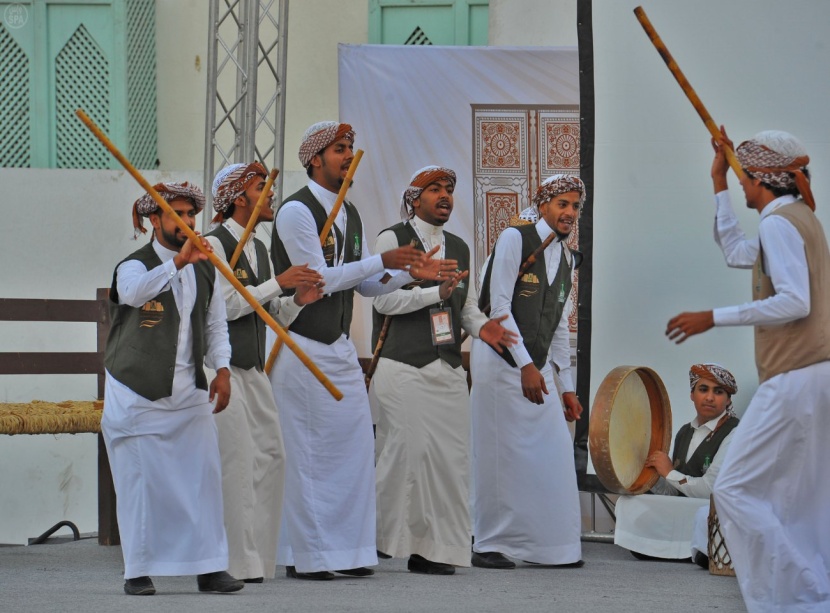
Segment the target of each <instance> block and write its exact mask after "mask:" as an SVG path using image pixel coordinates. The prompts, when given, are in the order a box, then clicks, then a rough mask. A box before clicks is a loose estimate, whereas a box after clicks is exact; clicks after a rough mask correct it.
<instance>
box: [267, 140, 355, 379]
mask: <svg viewBox="0 0 830 613" xmlns="http://www.w3.org/2000/svg"><path fill="white" fill-rule="evenodd" d="M362 157H363V149H358V150H357V151H355V152H354V157H353V158H352V162H351V164H349V170H347V171H346V177H345V178H344V179H343V184H342V185H341V186H340V191H339V192H337V198H336V199H335V201H334V206H332V207H331V213H329V216H328V217H327V218H326V223H324V224H323V230H322V231H321V232H320V246H321V247H322V246H323V245H325V243H326V237H327V236H328V235H329V232H330V231H331V226H332V225H333V224H334V220H335V219H337V215H338V213H340V207H341V206H343V201H344V200H345V199H346V192H348V191H349V187H350V186H351V184H352V178H353V177H354V173H355V171H356V170H357V165H358V164H360V158H362ZM345 231H346V228H343V232H344V235H343V240H344V241H345V240H346V236H345ZM343 248H344V249H345V248H346V246H345V245H344V246H343ZM286 329H287V327H286ZM280 349H282V337H280V338H278V339H277V340H276V341H275V342H274V346H273V347H271V353H269V354H268V359H267V360H266V361H265V374H271V369H272V368H273V367H274V362H276V361H277V355H278V354H279V352H280Z"/></svg>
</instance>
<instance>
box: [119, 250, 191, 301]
mask: <svg viewBox="0 0 830 613" xmlns="http://www.w3.org/2000/svg"><path fill="white" fill-rule="evenodd" d="M177 272H178V270H177V269H176V265H175V264H174V263H173V260H172V259H171V260H167V261H166V262H164V263H163V264H162V265H161V266H156V267H155V268H152V269H150V270H147V268H146V267H145V266H144V264H142V263H141V262H140V261H139V260H127V261H126V262H122V263H121V264H120V265H119V266H118V270H117V272H116V275H115V279H116V288H117V290H118V304H124V305H127V306H131V307H140V306H142V305H143V304H144V303H145V302H147V301H148V300H152V299H153V298H155V297H156V296H158V295H159V294H160V293H161V292H163V291H164V289H165V288H166V287H167V286H168V285H169V283H170V280H171V279H172V278H173V277H175V276H176V273H177Z"/></svg>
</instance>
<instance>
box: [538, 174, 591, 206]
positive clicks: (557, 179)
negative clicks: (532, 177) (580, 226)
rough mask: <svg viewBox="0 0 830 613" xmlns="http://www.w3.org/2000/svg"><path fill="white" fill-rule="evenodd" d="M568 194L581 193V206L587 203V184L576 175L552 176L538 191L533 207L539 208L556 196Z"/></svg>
mask: <svg viewBox="0 0 830 613" xmlns="http://www.w3.org/2000/svg"><path fill="white" fill-rule="evenodd" d="M568 192H579V194H580V196H579V204H584V203H585V184H584V183H583V182H582V179H580V178H579V177H577V176H575V175H566V174H559V175H552V176H550V177H548V178H547V179H545V180H544V181H543V182H542V184H541V185H540V186H539V189H537V190H536V193H535V194H534V196H533V200H532V203H533V206H535V207H536V208H539V205H541V204H544V203H545V202H548V201H549V200H550V199H551V198H553V197H554V196H558V195H559V194H566V193H568Z"/></svg>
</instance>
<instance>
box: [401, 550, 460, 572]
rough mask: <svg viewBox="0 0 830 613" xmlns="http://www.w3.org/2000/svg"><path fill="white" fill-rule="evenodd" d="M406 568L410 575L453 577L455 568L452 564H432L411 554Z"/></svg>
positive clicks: (415, 554)
mask: <svg viewBox="0 0 830 613" xmlns="http://www.w3.org/2000/svg"><path fill="white" fill-rule="evenodd" d="M406 567H407V568H408V569H409V572H411V573H418V574H420V575H454V574H455V566H453V565H452V564H444V563H443V562H433V561H432V560H427V559H426V558H424V557H422V556H419V555H418V554H417V553H413V554H412V555H411V556H409V562H407V564H406Z"/></svg>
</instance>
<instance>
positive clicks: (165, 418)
mask: <svg viewBox="0 0 830 613" xmlns="http://www.w3.org/2000/svg"><path fill="white" fill-rule="evenodd" d="M154 188H155V189H156V191H158V192H159V193H160V195H161V196H162V197H163V198H164V199H165V200H166V201H167V202H168V203H169V204H170V206H171V208H172V209H173V215H170V214H168V213H167V212H162V211H160V210H159V207H158V204H157V203H156V202H155V200H153V199H152V198H151V197H150V195H149V194H145V195H144V196H143V197H142V198H140V199H139V200H137V201H136V203H135V205H134V209H133V220H134V224H135V225H136V229H138V230H142V231H143V224H142V223H141V218H142V217H149V219H150V223H151V224H152V225H153V240H152V241H151V242H150V243H148V244H147V245H145V246H144V247H142V248H141V249H139V250H138V251H136V252H135V253H133V254H132V255H130V256H128V257H127V258H126V259H125V260H124V261H122V262H121V263H120V264H119V265H118V266H117V267H116V269H115V273H114V274H113V283H112V288H111V290H110V300H111V302H112V304H111V311H112V327H111V329H110V334H109V337H108V339H107V349H106V356H105V366H106V384H105V385H106V386H105V393H104V414H103V417H102V419H101V430H102V432H103V434H104V441H105V443H106V446H107V453H108V454H109V458H110V466H111V468H112V477H113V483H114V485H115V492H116V494H117V497H118V502H117V509H116V511H117V514H118V525H119V529H120V531H121V548H122V552H123V555H124V578H125V580H126V581H125V583H124V591H125V592H126V593H127V594H131V595H152V594H155V591H156V590H155V586H154V585H153V582H152V580H151V579H150V575H190V574H194V575H197V584H198V587H199V591H203V592H233V591H236V590H240V589H242V587H243V586H244V584H243V582H242V581H239V580H237V579H234V578H233V577H232V576H231V575H229V574H228V573H227V572H226V569H227V568H228V547H227V541H226V538H225V528H224V526H223V524H222V480H221V479H222V478H221V467H220V460H219V446H218V443H217V439H216V424H215V423H214V417H213V414H214V413H218V412H221V411H222V410H223V409H224V408H225V407H226V406H227V404H228V397H229V395H230V372H229V371H228V364H229V361H230V356H231V350H230V345H229V344H228V329H227V324H226V322H225V302H224V300H222V293H221V290H220V287H219V283H218V280H216V271H215V269H214V268H213V266H212V265H210V264H209V263H208V262H205V261H204V260H206V259H207V256H206V255H204V254H203V253H201V252H200V251H199V250H198V249H197V248H196V246H194V245H193V244H192V242H191V241H190V239H188V238H187V236H186V235H185V233H184V232H183V231H182V230H181V229H180V228H179V227H178V226H177V225H176V223H175V221H174V217H175V216H178V217H180V218H181V219H183V220H184V221H185V223H186V224H187V225H188V226H190V228H191V229H192V228H194V227H195V218H196V214H197V213H198V212H199V211H201V210H202V208H204V205H205V200H204V195H203V194H202V192H201V190H200V189H199V188H198V187H196V186H193V185H190V184H188V183H186V182H185V183H160V184H158V185H156V186H154ZM200 240H202V241H203V245H204V246H205V247H206V248H208V249H210V245H209V244H208V243H207V242H206V241H204V239H201V238H200ZM205 363H206V364H207V365H209V366H211V367H212V368H214V369H215V370H216V378H215V379H214V380H213V381H212V382H211V384H210V387H209V388H208V382H207V377H206V375H205V372H204V368H203V364H205ZM214 400H215V402H216V405H215V407H214V405H213V404H211V403H212V402H213V401H214Z"/></svg>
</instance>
